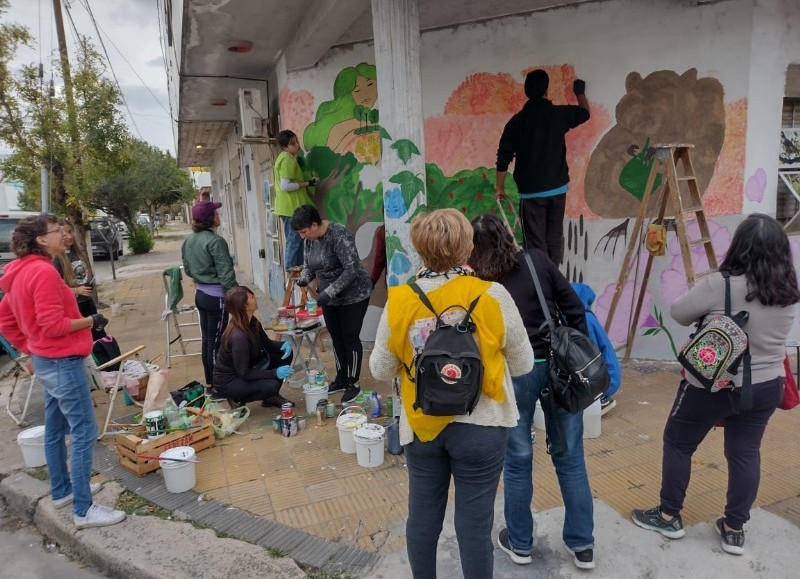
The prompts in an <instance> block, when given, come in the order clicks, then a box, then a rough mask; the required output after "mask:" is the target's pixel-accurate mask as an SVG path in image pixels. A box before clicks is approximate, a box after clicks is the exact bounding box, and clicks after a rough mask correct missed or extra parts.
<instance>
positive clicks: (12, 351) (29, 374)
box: [0, 335, 36, 426]
mask: <svg viewBox="0 0 800 579" xmlns="http://www.w3.org/2000/svg"><path fill="white" fill-rule="evenodd" d="M0 346H3V348H4V349H5V351H6V352H8V356H9V358H11V359H12V360H13V361H14V365H15V366H16V368H15V369H14V384H13V386H11V393H10V394H9V395H8V400H6V412H7V413H8V415H9V416H10V417H11V420H13V421H14V422H16V423H17V426H27V423H26V422H25V415H26V414H27V413H28V405H29V404H30V401H31V394H32V393H33V385H34V384H35V383H36V375H35V374H34V372H33V365H32V364H31V361H30V359H29V358H28V356H27V355H25V354H21V353H19V352H18V351H17V349H16V348H14V346H12V345H11V344H10V343H9V342H8V340H6V339H5V338H4V337H3V336H2V335H0ZM21 374H24V375H25V377H26V378H30V380H29V381H28V394H27V395H26V396H25V403H24V404H23V406H22V412H21V413H20V414H19V415H16V414H14V412H13V411H12V410H11V401H12V400H13V398H14V393H15V392H16V391H17V382H18V381H19V377H20V375H21Z"/></svg>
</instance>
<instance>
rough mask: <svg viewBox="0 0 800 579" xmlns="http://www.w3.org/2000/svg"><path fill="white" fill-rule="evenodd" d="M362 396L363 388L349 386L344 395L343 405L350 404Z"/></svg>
mask: <svg viewBox="0 0 800 579" xmlns="http://www.w3.org/2000/svg"><path fill="white" fill-rule="evenodd" d="M359 394H361V387H360V386H358V385H356V384H348V386H347V388H345V389H344V394H342V404H348V403H350V402H352V401H353V400H355V399H356V398H357V397H358V395H359Z"/></svg>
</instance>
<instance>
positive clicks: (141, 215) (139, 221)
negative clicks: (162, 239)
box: [136, 213, 150, 229]
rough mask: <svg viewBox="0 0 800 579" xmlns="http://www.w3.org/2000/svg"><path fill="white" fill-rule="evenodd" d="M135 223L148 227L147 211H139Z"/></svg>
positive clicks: (148, 217)
mask: <svg viewBox="0 0 800 579" xmlns="http://www.w3.org/2000/svg"><path fill="white" fill-rule="evenodd" d="M136 223H137V224H138V225H142V226H144V227H147V228H148V229H149V228H150V216H149V215H148V214H147V213H139V216H138V217H137V218H136Z"/></svg>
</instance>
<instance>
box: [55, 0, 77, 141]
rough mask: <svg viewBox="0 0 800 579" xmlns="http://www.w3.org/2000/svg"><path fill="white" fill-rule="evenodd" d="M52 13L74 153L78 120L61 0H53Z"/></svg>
mask: <svg viewBox="0 0 800 579" xmlns="http://www.w3.org/2000/svg"><path fill="white" fill-rule="evenodd" d="M53 15H54V16H55V18H56V33H57V34H58V52H59V54H60V56H61V75H62V76H63V77H64V95H65V96H66V99H67V119H68V123H69V135H70V138H71V139H72V146H73V147H74V153H76V154H77V152H78V150H77V149H78V143H79V138H78V120H77V115H76V113H75V97H74V95H73V92H72V73H71V72H70V67H69V54H68V53H67V37H66V35H65V34H64V16H63V15H62V14H61V0H53Z"/></svg>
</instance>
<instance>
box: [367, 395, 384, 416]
mask: <svg viewBox="0 0 800 579" xmlns="http://www.w3.org/2000/svg"><path fill="white" fill-rule="evenodd" d="M370 398H371V400H370V408H369V415H370V416H371V417H372V418H378V417H379V416H380V415H381V395H380V394H378V393H377V392H375V391H374V390H373V391H372V396H371V397H370Z"/></svg>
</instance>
